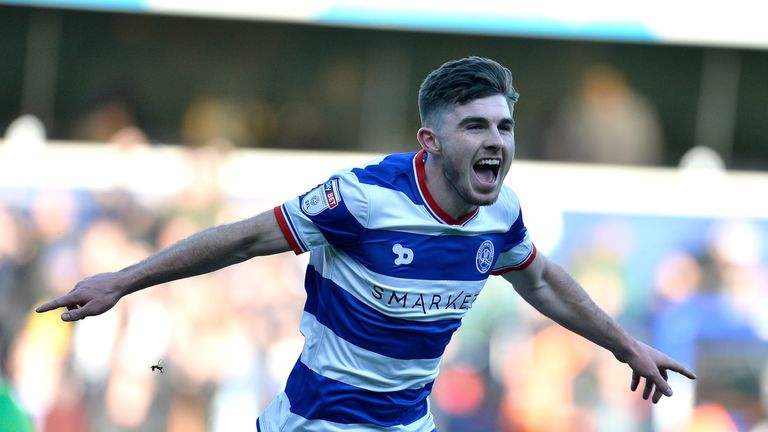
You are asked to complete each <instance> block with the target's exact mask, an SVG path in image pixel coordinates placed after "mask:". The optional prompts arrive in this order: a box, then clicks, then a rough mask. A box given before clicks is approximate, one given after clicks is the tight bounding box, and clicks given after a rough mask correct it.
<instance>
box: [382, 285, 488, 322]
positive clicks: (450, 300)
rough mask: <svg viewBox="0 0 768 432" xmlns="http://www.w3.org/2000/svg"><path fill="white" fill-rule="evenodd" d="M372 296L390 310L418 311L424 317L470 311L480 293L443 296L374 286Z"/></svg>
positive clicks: (464, 292) (467, 292)
mask: <svg viewBox="0 0 768 432" xmlns="http://www.w3.org/2000/svg"><path fill="white" fill-rule="evenodd" d="M371 295H372V296H373V298H374V299H375V300H376V301H378V302H379V303H381V304H383V305H385V306H387V307H388V308H400V309H416V310H418V311H421V313H422V314H423V315H427V314H428V313H429V311H433V310H435V311H440V310H468V309H469V308H471V307H472V303H474V302H475V300H477V296H478V295H479V293H473V292H469V291H460V292H448V293H442V294H424V293H418V292H413V291H412V290H401V291H395V290H391V289H387V288H384V287H380V286H378V285H374V286H373V288H372V289H371Z"/></svg>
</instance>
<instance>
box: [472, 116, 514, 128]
mask: <svg viewBox="0 0 768 432" xmlns="http://www.w3.org/2000/svg"><path fill="white" fill-rule="evenodd" d="M471 123H482V124H488V123H489V122H488V119H487V118H485V117H480V116H469V117H464V118H463V119H461V121H460V122H459V126H460V127H461V126H466V125H468V124H471ZM499 125H505V126H506V125H508V126H513V127H514V126H515V120H514V119H512V118H511V117H504V118H503V119H501V121H500V122H499Z"/></svg>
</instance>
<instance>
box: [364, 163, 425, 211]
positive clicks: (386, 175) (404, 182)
mask: <svg viewBox="0 0 768 432" xmlns="http://www.w3.org/2000/svg"><path fill="white" fill-rule="evenodd" d="M415 156H416V153H396V154H393V155H390V156H387V157H385V158H384V159H382V160H381V161H380V162H379V163H378V164H376V165H368V166H366V167H365V168H355V169H353V170H352V172H353V173H354V174H355V176H356V177H357V180H358V181H359V182H360V183H362V184H370V185H375V186H379V187H383V188H386V189H392V190H396V191H398V192H402V193H403V194H405V195H406V196H407V197H408V198H409V199H410V200H411V201H412V202H413V203H414V204H416V205H425V203H424V200H423V199H422V198H421V194H419V189H418V186H417V185H416V178H415V176H414V173H413V158H414V157H415Z"/></svg>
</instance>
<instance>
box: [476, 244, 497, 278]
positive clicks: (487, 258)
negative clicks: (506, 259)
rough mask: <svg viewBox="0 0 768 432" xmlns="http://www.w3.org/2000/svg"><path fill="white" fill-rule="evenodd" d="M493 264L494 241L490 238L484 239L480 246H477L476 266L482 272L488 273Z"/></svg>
mask: <svg viewBox="0 0 768 432" xmlns="http://www.w3.org/2000/svg"><path fill="white" fill-rule="evenodd" d="M491 264H493V242H491V241H490V240H486V241H484V242H483V243H482V244H481V245H480V247H479V248H477V255H475V267H477V271H479V272H480V273H488V270H490V269H491Z"/></svg>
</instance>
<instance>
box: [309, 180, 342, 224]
mask: <svg viewBox="0 0 768 432" xmlns="http://www.w3.org/2000/svg"><path fill="white" fill-rule="evenodd" d="M340 202H341V194H340V193H339V179H331V180H328V181H327V182H325V183H324V184H321V185H320V186H318V187H316V188H314V189H312V190H311V191H309V192H308V193H307V194H306V195H304V197H302V198H301V210H302V211H303V212H304V213H305V214H306V215H308V216H315V215H318V214H320V213H322V212H323V211H325V210H327V209H332V208H335V207H337V206H338V205H339V203H340Z"/></svg>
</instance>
